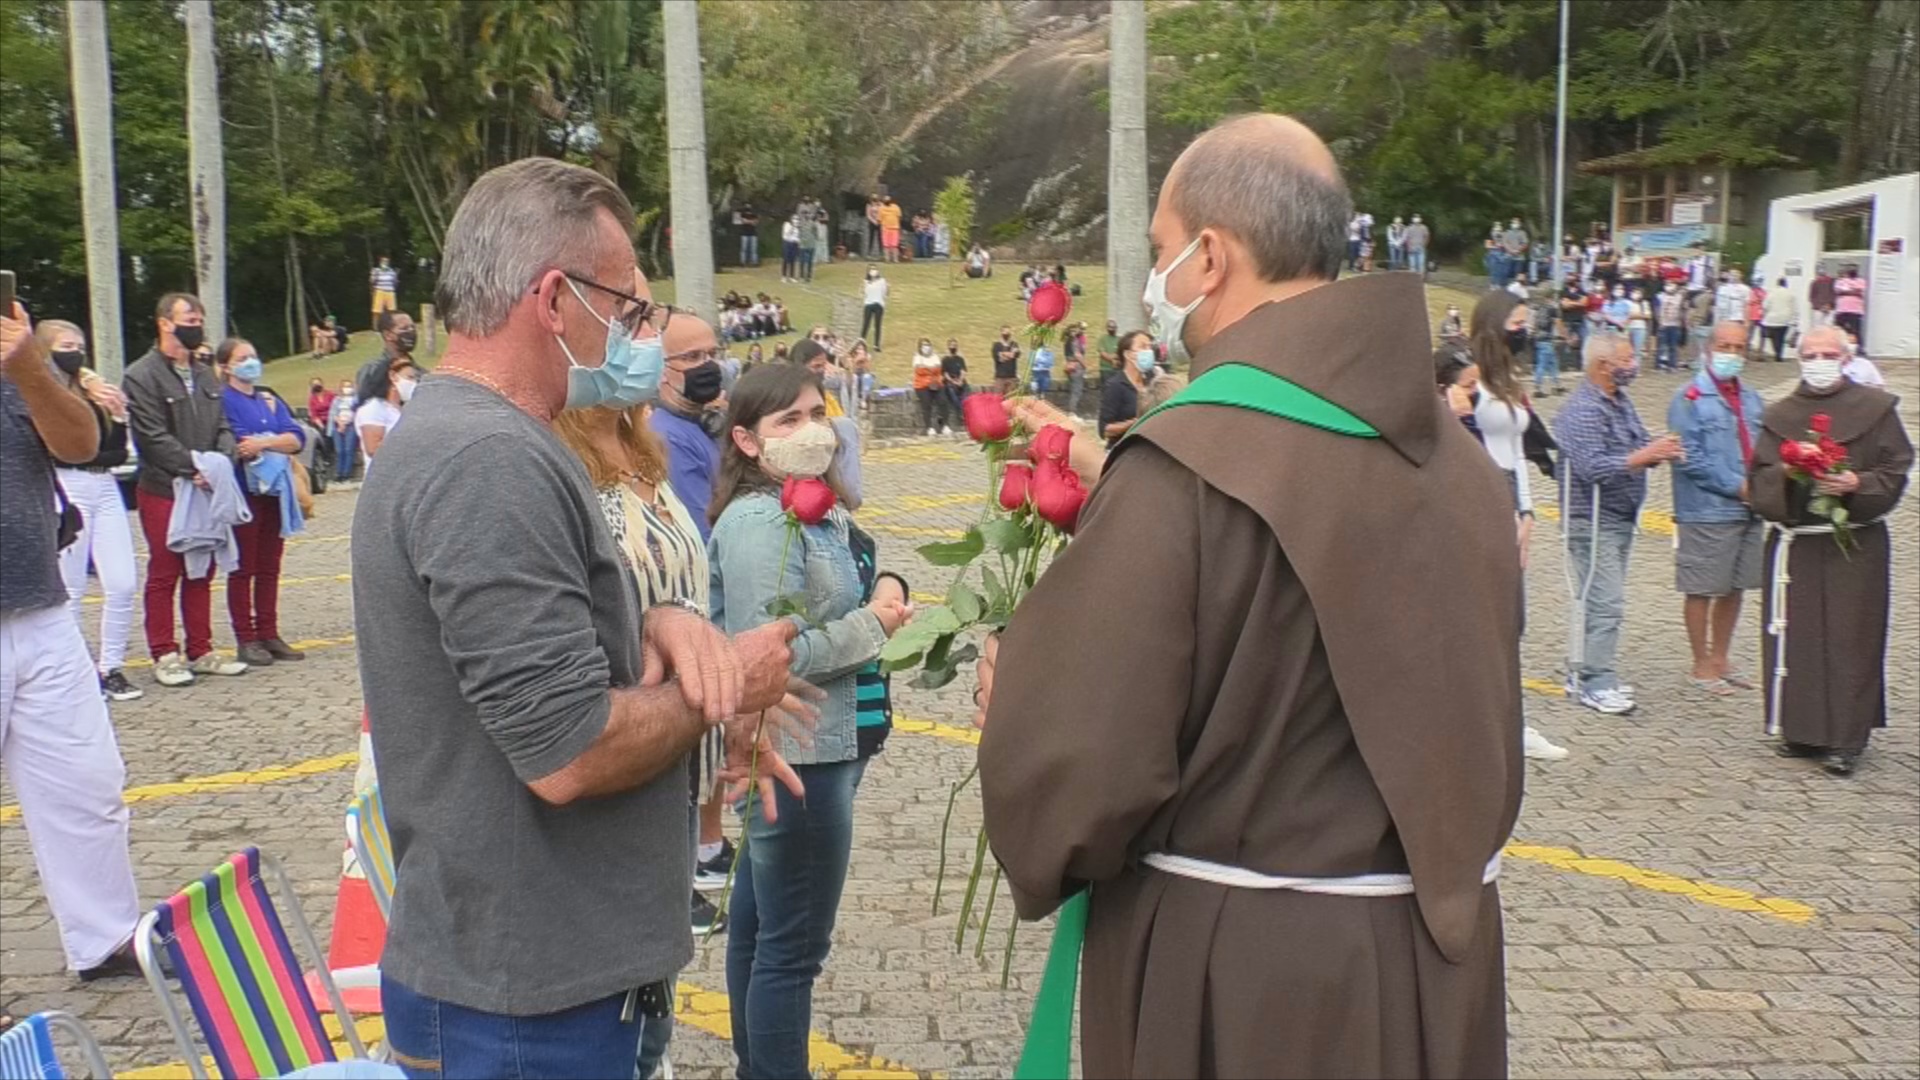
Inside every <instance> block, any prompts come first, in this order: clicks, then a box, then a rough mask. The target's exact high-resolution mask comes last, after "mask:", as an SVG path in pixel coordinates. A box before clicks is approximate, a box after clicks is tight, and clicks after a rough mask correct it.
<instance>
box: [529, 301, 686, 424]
mask: <svg viewBox="0 0 1920 1080" xmlns="http://www.w3.org/2000/svg"><path fill="white" fill-rule="evenodd" d="M567 287H568V288H569V289H572V290H573V295H574V298H575V299H577V300H579V301H580V306H581V307H584V308H586V309H587V312H588V313H589V314H593V308H592V307H591V306H590V305H589V304H588V303H587V298H586V297H584V296H582V295H580V287H579V286H578V285H575V284H574V283H573V282H572V281H571V280H569V281H568V282H567ZM593 318H594V321H595V322H598V323H600V324H601V325H602V326H605V327H606V328H607V350H606V355H605V358H604V359H603V360H602V361H601V363H600V366H599V367H588V366H586V365H585V364H582V363H581V362H580V361H578V360H576V359H574V356H573V350H572V349H569V348H568V347H567V343H566V340H565V339H563V338H561V337H560V336H559V335H557V334H556V335H554V340H555V341H558V342H560V351H561V352H564V353H566V354H567V363H568V364H569V365H571V366H570V367H569V368H568V369H567V403H566V406H565V407H566V408H568V409H591V408H593V407H595V406H597V405H607V406H612V407H614V408H621V409H630V408H632V407H633V406H635V405H640V404H643V403H645V402H648V401H652V400H653V399H654V398H656V397H658V396H659V394H660V375H661V372H663V371H665V370H666V366H667V354H666V349H665V347H664V346H663V345H662V344H661V342H660V337H659V335H657V334H656V335H654V336H653V337H649V338H644V339H641V340H638V341H636V340H634V338H633V336H632V335H631V334H629V333H627V330H626V327H624V326H621V325H620V324H619V323H616V322H609V321H607V320H606V319H602V318H600V316H599V315H597V314H595V315H594V316H593Z"/></svg>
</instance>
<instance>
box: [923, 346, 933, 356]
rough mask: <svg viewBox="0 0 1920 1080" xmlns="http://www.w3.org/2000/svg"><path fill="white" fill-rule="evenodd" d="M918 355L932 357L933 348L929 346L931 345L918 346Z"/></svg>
mask: <svg viewBox="0 0 1920 1080" xmlns="http://www.w3.org/2000/svg"><path fill="white" fill-rule="evenodd" d="M920 355H921V356H932V355H933V346H931V345H922V346H920Z"/></svg>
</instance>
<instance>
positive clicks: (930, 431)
mask: <svg viewBox="0 0 1920 1080" xmlns="http://www.w3.org/2000/svg"><path fill="white" fill-rule="evenodd" d="M927 438H929V439H931V438H933V429H932V428H928V429H927Z"/></svg>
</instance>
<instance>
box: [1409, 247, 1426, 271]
mask: <svg viewBox="0 0 1920 1080" xmlns="http://www.w3.org/2000/svg"><path fill="white" fill-rule="evenodd" d="M1407 269H1409V270H1411V271H1413V272H1414V273H1416V274H1424V273H1426V272H1427V249H1426V248H1421V249H1420V250H1419V251H1409V252H1407Z"/></svg>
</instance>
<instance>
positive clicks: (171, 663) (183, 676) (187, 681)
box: [153, 652, 193, 686]
mask: <svg viewBox="0 0 1920 1080" xmlns="http://www.w3.org/2000/svg"><path fill="white" fill-rule="evenodd" d="M153 681H154V682H157V683H159V684H160V685H161V686H192V685H193V671H192V670H191V669H189V668H188V667H187V658H186V657H184V656H181V655H180V654H179V653H177V652H170V653H168V654H167V655H165V656H163V657H161V658H160V659H158V660H155V661H154V662H153Z"/></svg>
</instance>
